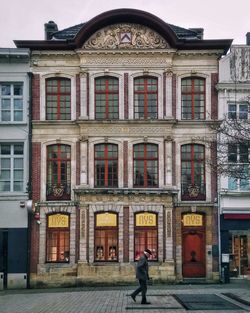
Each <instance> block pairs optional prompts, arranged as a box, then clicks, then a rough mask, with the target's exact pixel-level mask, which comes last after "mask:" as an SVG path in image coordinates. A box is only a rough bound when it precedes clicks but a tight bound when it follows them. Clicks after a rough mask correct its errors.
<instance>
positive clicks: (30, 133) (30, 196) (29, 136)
mask: <svg viewBox="0 0 250 313" xmlns="http://www.w3.org/2000/svg"><path fill="white" fill-rule="evenodd" d="M28 76H29V121H28V127H29V131H28V144H29V182H28V195H29V200H32V77H33V74H32V73H31V72H29V73H28ZM31 221H32V212H31V211H30V210H28V253H27V288H30V257H31V256H30V250H31Z"/></svg>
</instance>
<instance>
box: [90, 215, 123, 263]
mask: <svg viewBox="0 0 250 313" xmlns="http://www.w3.org/2000/svg"><path fill="white" fill-rule="evenodd" d="M117 217H118V216H117V214H116V213H113V212H103V213H96V214H95V256H94V259H95V261H118V221H117Z"/></svg>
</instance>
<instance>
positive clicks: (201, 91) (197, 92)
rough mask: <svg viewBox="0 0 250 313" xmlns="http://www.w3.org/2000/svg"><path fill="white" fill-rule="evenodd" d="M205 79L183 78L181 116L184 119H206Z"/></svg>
mask: <svg viewBox="0 0 250 313" xmlns="http://www.w3.org/2000/svg"><path fill="white" fill-rule="evenodd" d="M205 95H206V94H205V79H204V78H192V77H191V78H183V79H182V80H181V104H182V108H181V118H182V119H183V120H203V119H205Z"/></svg>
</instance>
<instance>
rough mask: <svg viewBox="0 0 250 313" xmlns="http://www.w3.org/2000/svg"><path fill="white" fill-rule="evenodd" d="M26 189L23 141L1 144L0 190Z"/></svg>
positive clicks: (19, 190)
mask: <svg viewBox="0 0 250 313" xmlns="http://www.w3.org/2000/svg"><path fill="white" fill-rule="evenodd" d="M23 191H24V147H23V144H22V143H15V144H9V143H1V144H0V192H23Z"/></svg>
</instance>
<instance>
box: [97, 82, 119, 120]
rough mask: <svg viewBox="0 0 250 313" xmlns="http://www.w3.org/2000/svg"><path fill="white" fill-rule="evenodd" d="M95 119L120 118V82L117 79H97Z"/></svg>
mask: <svg viewBox="0 0 250 313" xmlns="http://www.w3.org/2000/svg"><path fill="white" fill-rule="evenodd" d="M95 118H96V119H118V118H119V80H118V78H115V77H100V78H96V79H95Z"/></svg>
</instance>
